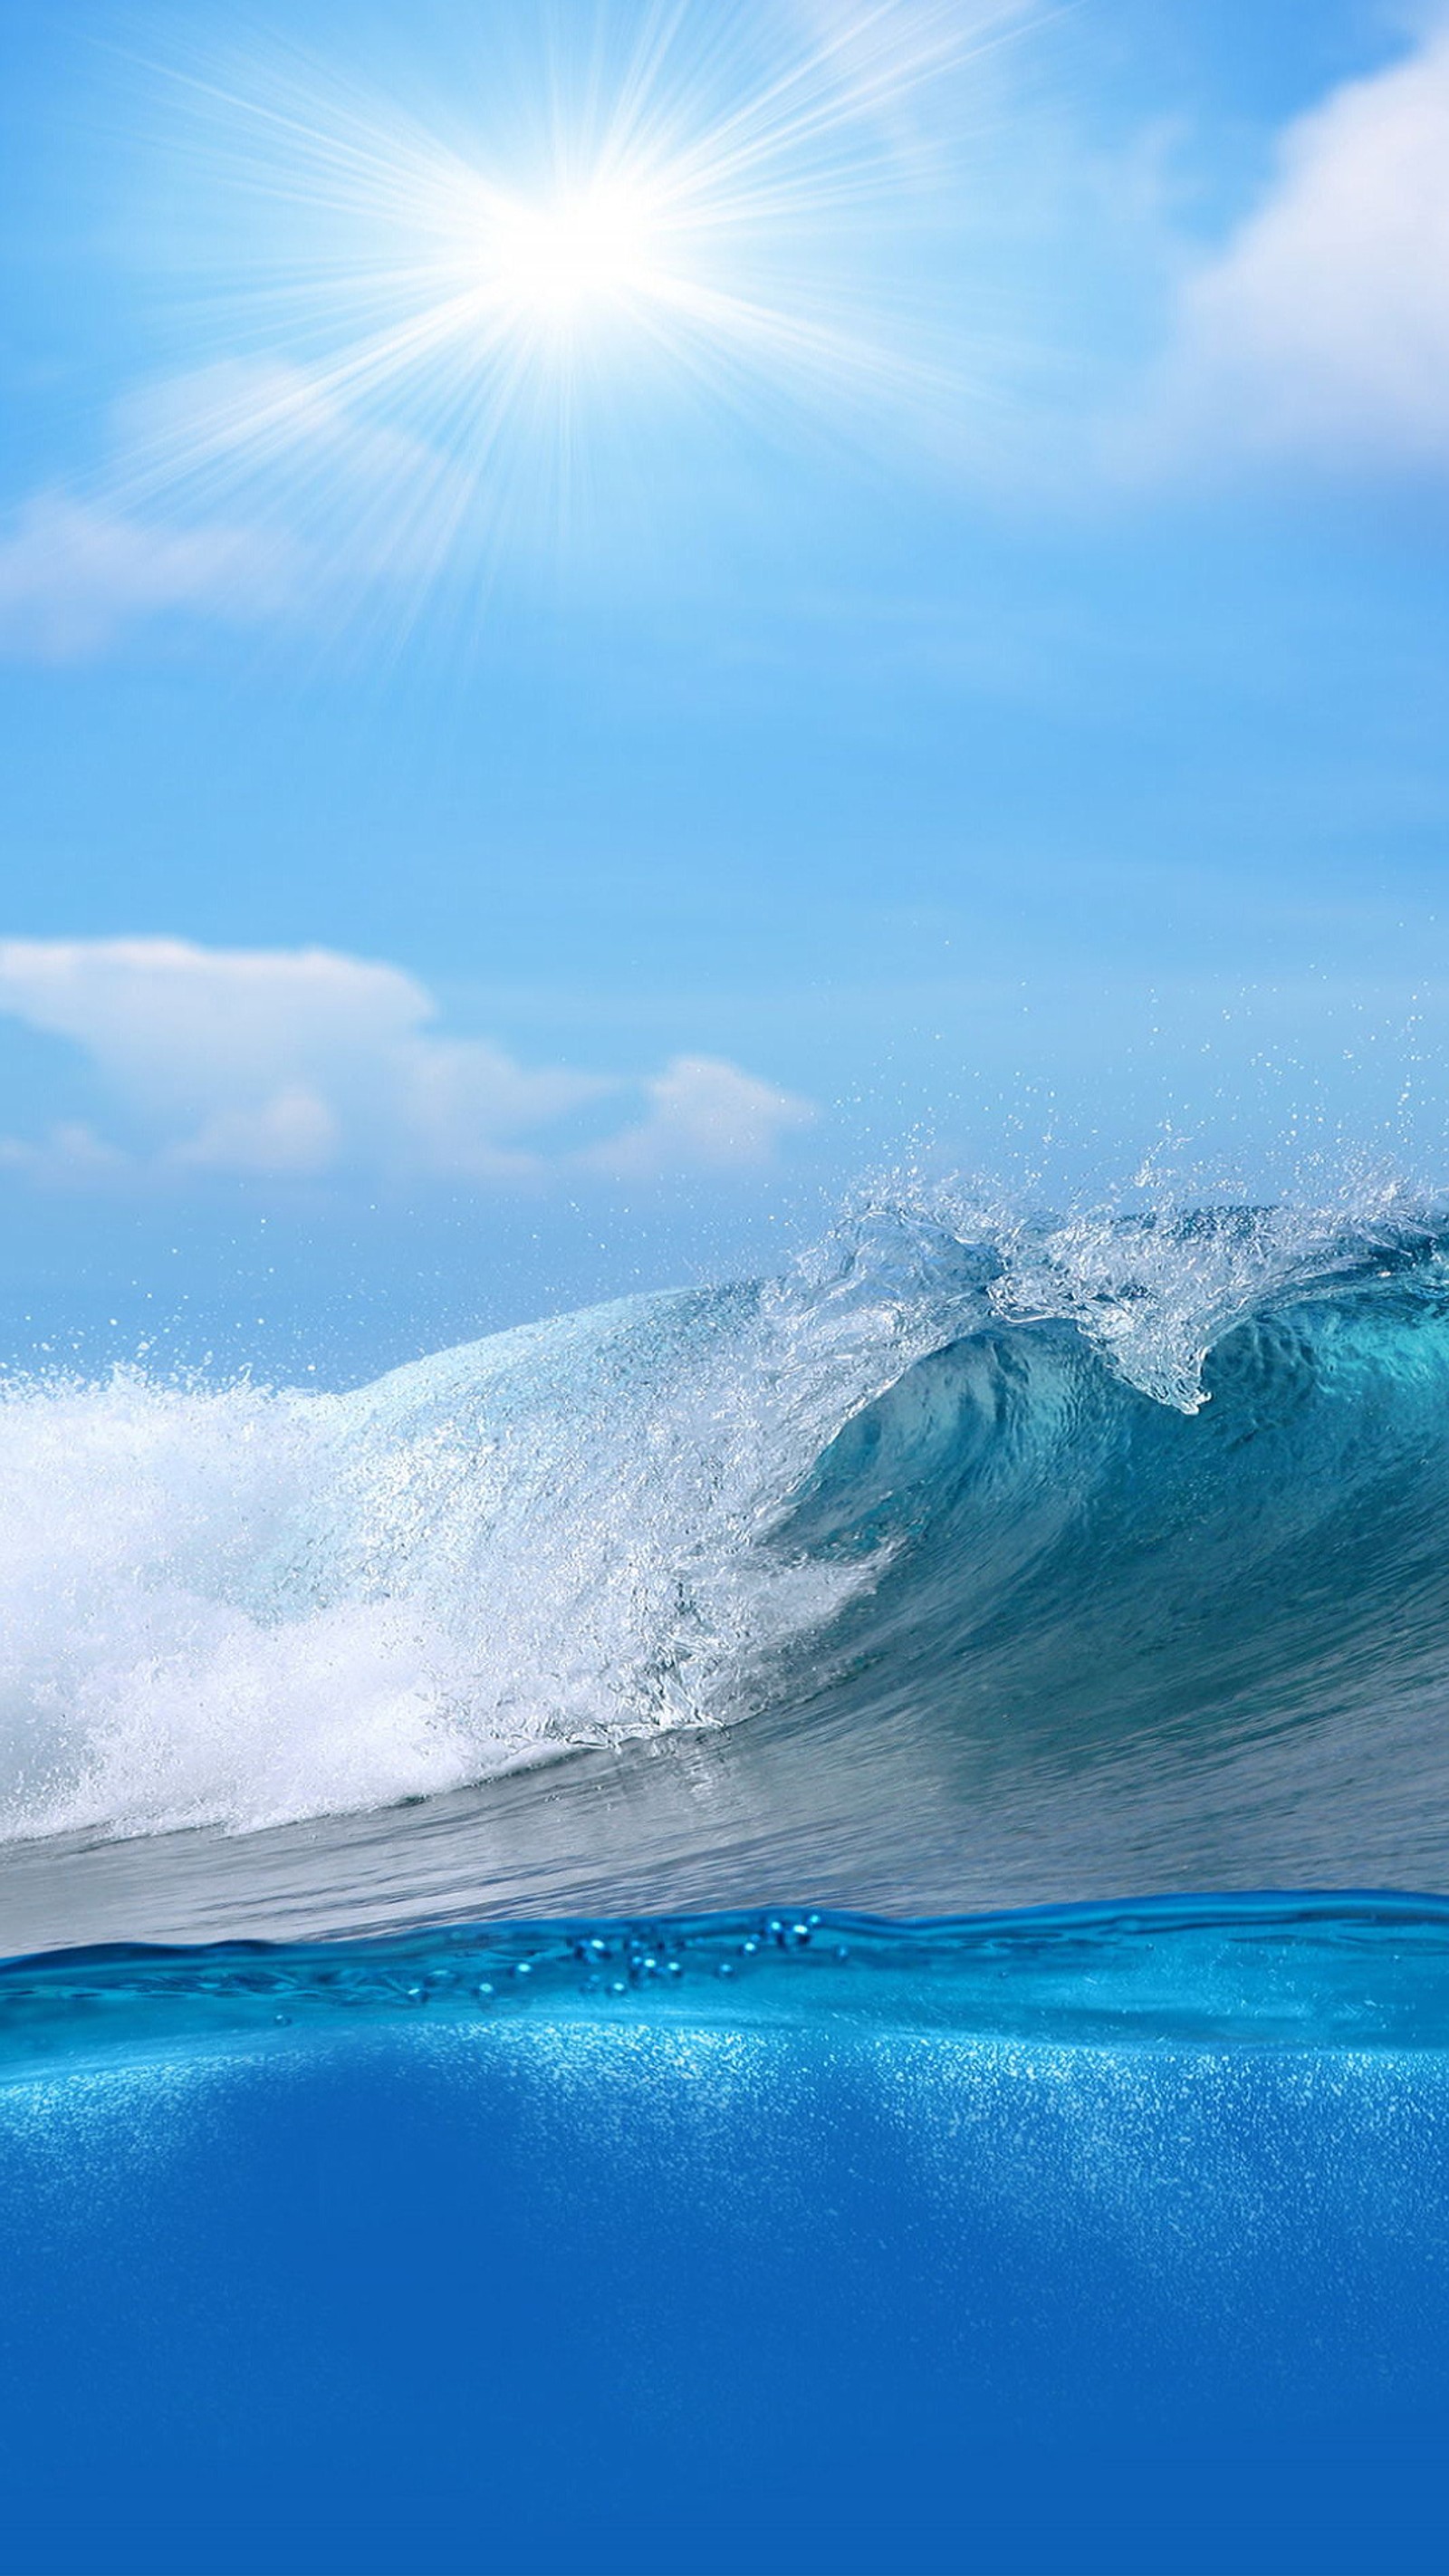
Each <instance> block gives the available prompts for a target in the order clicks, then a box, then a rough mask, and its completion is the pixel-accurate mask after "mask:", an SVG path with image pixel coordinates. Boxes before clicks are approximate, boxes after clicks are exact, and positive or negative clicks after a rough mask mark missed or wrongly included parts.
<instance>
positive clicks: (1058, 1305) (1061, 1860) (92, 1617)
mask: <svg viewBox="0 0 1449 2576" xmlns="http://www.w3.org/2000/svg"><path fill="white" fill-rule="evenodd" d="M1442 1240H1443V1238H1442V1236H1441V1233H1440V1231H1439V1229H1438V1227H1437V1225H1436V1224H1435V1223H1434V1222H1431V1220H1430V1219H1429V1218H1428V1217H1427V1216H1422V1215H1420V1216H1414V1217H1412V1218H1411V1217H1410V1216H1407V1215H1405V1213H1404V1211H1403V1210H1402V1208H1395V1209H1389V1210H1380V1211H1379V1213H1378V1214H1377V1215H1376V1216H1374V1217H1372V1219H1370V1218H1369V1217H1368V1216H1365V1215H1364V1213H1363V1212H1362V1211H1360V1212H1359V1214H1358V1215H1357V1216H1356V1217H1355V1218H1354V1219H1353V1221H1352V1222H1349V1221H1348V1219H1346V1218H1343V1219H1341V1220H1340V1219H1339V1218H1334V1219H1333V1220H1332V1221H1331V1222H1330V1221H1328V1220H1323V1219H1316V1220H1312V1221H1309V1220H1306V1219H1301V1218H1299V1219H1292V1220H1290V1219H1288V1218H1287V1217H1283V1216H1281V1215H1274V1214H1273V1213H1272V1212H1267V1211H1262V1210H1244V1209H1237V1210H1218V1211H1215V1212H1211V1213H1209V1214H1204V1213H1201V1212H1199V1213H1198V1214H1196V1215H1192V1214H1189V1215H1187V1216H1180V1217H1177V1218H1174V1219H1172V1220H1171V1221H1170V1222H1169V1221H1167V1220H1164V1219H1160V1218H1154V1219H1152V1220H1150V1221H1149V1220H1145V1219H1143V1220H1134V1221H1132V1222H1130V1223H1129V1222H1126V1221H1114V1222H1113V1223H1111V1224H1105V1225H1102V1226H1098V1227H1096V1228H1093V1227H1083V1226H1077V1227H1076V1228H1070V1227H1068V1228H1063V1227H1056V1228H1053V1227H1052V1226H1051V1225H1049V1224H1047V1223H1045V1222H1043V1223H1040V1224H1037V1225H1035V1226H1032V1227H1028V1226H1026V1225H1024V1224H1019V1225H1017V1226H1016V1227H1015V1229H1014V1230H1012V1229H1005V1230H1003V1229H1002V1228H1001V1227H998V1228H997V1230H996V1231H995V1233H988V1232H981V1233H976V1234H972V1233H968V1232H967V1231H965V1230H964V1229H963V1228H962V1227H959V1226H958V1227H957V1228H955V1229H954V1230H953V1228H952V1227H951V1226H950V1225H948V1224H947V1223H946V1222H945V1220H944V1218H943V1216H942V1214H941V1212H940V1210H939V1209H938V1210H936V1211H935V1212H933V1213H931V1214H930V1215H927V1214H925V1213H923V1212H922V1211H921V1210H920V1209H908V1208H902V1207H898V1206H897V1207H891V1208H886V1209H881V1208H875V1209H873V1210H867V1211H865V1212H864V1213H863V1214H862V1215H861V1216H860V1217H859V1218H858V1219H857V1220H856V1221H855V1223H854V1224H853V1225H852V1226H851V1227H849V1228H846V1229H844V1230H842V1232H841V1233H840V1234H839V1235H838V1236H837V1237H836V1238H834V1239H832V1241H831V1243H829V1244H828V1245H827V1246H825V1247H824V1248H823V1249H822V1251H821V1253H820V1254H819V1255H818V1256H816V1257H815V1258H814V1260H813V1261H812V1262H810V1263H807V1264H803V1265H801V1266H800V1267H799V1268H798V1269H797V1271H796V1272H794V1273H792V1274H791V1275H790V1276H789V1277H788V1278H786V1279H783V1280H780V1281H774V1282H769V1281H767V1282H762V1283H755V1284H753V1285H745V1286H740V1287H735V1288H726V1289H721V1290H686V1291H679V1292H669V1293H666V1294H662V1295H660V1296H657V1297H648V1298H638V1299H632V1300H629V1301H627V1302H626V1303H624V1304H623V1305H620V1306H614V1307H610V1308H605V1309H599V1310H596V1311H594V1312H592V1313H590V1314H586V1315H583V1316H579V1317H571V1318H565V1319H563V1321H561V1322H558V1323H553V1324H548V1325H541V1326H537V1327H532V1328H528V1329H526V1330H524V1331H522V1332H519V1333H514V1334H509V1335H505V1336H501V1337H498V1338H497V1339H495V1340H493V1341H490V1342H485V1343H481V1344H475V1345H470V1346H467V1347H465V1348H463V1349H462V1350H459V1351H456V1352H447V1353H442V1354H438V1355H435V1356H434V1357H432V1358H429V1359H427V1360H424V1361H421V1362H418V1363H417V1364H415V1365H414V1366H411V1367H409V1368H406V1369H404V1370H401V1371H399V1372H397V1373H395V1374H394V1375H392V1376H391V1377H388V1378H384V1379H382V1380H380V1381H378V1382H376V1383H375V1384H373V1385H371V1386H369V1387H365V1388H363V1389H361V1390H359V1391H355V1392H352V1393H341V1394H323V1395H316V1394H308V1395H299V1394H295V1393H290V1392H288V1391H286V1390H274V1389H266V1388H260V1387H257V1386H254V1385H252V1384H250V1383H241V1384H234V1385H229V1386H210V1387H203V1386H198V1385H196V1384H193V1383H188V1384H172V1383H163V1382H161V1381H159V1380H156V1379H154V1378H147V1377H146V1376H144V1375H143V1374H141V1373H136V1372H133V1373H122V1374H121V1375H120V1376H118V1377H116V1378H113V1379H110V1380H107V1381H106V1382H104V1383H95V1384H92V1383H81V1382H75V1381H62V1380H57V1379H48V1380H30V1381H26V1382H19V1381H16V1382H13V1383H12V1384H11V1385H10V1386H9V1388H8V1389H7V1390H6V1394H5V1400H4V1402H3V1404H0V1499H3V1501H4V1504H5V1510H4V1513H3V1516H0V1526H3V1530H4V1537H3V1542H0V1607H3V1609H4V1613H5V1617H4V1623H3V1637H4V1647H3V1668H0V1795H3V1800H4V1815H5V1824H6V1831H7V1835H8V1840H7V1843H6V1848H5V1852H4V1870H3V1875H0V1939H3V1943H4V1947H5V1948H6V1949H7V1950H8V1951H9V1952H10V1953H11V1954H12V1955H11V1956H10V1957H9V1959H8V1960H7V1961H6V1962H5V1963H4V1964H3V1965H0V2171H3V2175H4V2208H5V2212H6V2224H5V2229H4V2231H3V2242H0V2349H3V2352H4V2355H5V2360H4V2392H5V2405H4V2409H3V2414H0V2453H3V2456H4V2459H5V2479H6V2483H5V2493H6V2512H5V2515H4V2516H3V2518H0V2567H4V2568H13V2569H14V2570H15V2571H16V2576H29V2572H30V2571H35V2576H50V2571H52V2570H53V2571H55V2576H72V2571H84V2576H89V2571H91V2570H95V2571H98V2576H99V2571H103V2570H104V2571H110V2570H113V2569H114V2570H130V2569H135V2570H137V2571H140V2570H143V2569H144V2570H148V2571H149V2570H158V2571H164V2570H169V2569H176V2570H178V2571H179V2570H182V2569H185V2570H193V2569H202V2570H212V2569H215V2570H216V2571H218V2576H230V2571H233V2570H235V2571H237V2576H241V2572H242V2571H251V2570H253V2569H259V2568H283V2567H285V2568H289V2569H290V2568H294V2567H295V2568H298V2569H302V2570H307V2571H310V2570H313V2569H316V2570H318V2571H330V2570H333V2569H336V2570H338V2571H344V2570H345V2571H349V2576H351V2571H356V2576H370V2571H374V2570H376V2571H378V2576H383V2571H388V2576H390V2571H392V2570H394V2569H397V2570H402V2569H404V2568H407V2569H412V2568H420V2569H423V2570H425V2571H433V2570H436V2571H438V2576H453V2571H455V2570H456V2571H460V2576H461V2571H464V2570H468V2571H472V2570H477V2571H480V2576H488V2572H489V2571H493V2570H497V2571H498V2576H515V2571H516V2576H534V2571H537V2576H575V2571H578V2576H590V2572H591V2571H594V2570H601V2571H604V2570H614V2569H618V2570H619V2571H621V2576H623V2571H626V2570H627V2571H636V2570H638V2571H645V2576H648V2571H652V2570H656V2569H657V2570H658V2571H659V2576H666V2571H667V2576H676V2571H684V2576H691V2571H698V2572H699V2576H715V2571H718V2576H735V2571H737V2570H746V2571H756V2570H758V2571H761V2576H773V2571H774V2570H775V2569H777V2568H778V2569H782V2570H786V2569H788V2570H790V2571H795V2570H800V2571H814V2570H819V2571H821V2576H827V2571H828V2576H856V2571H859V2576H875V2571H877V2570H886V2569H896V2568H902V2569H905V2570H907V2571H910V2570H915V2569H919V2570H921V2571H928V2576H935V2571H937V2570H940V2571H943V2576H944V2572H945V2571H960V2576H974V2571H977V2570H979V2571H981V2576H1017V2571H1020V2576H1040V2572H1041V2571H1045V2572H1046V2576H1056V2571H1061V2576H1069V2572H1070V2571H1074V2570H1078V2569H1081V2570H1097V2569H1101V2570H1102V2571H1104V2576H1105V2571H1108V2570H1113V2571H1128V2576H1130V2571H1133V2570H1137V2569H1141V2570H1142V2571H1144V2576H1147V2571H1152V2576H1158V2571H1169V2572H1170V2576H1171V2572H1172V2571H1183V2576H1196V2571H1203V2576H1208V2571H1216V2570H1219V2569H1222V2568H1226V2567H1232V2568H1243V2569H1257V2568H1265V2569H1272V2570H1279V2569H1282V2570H1285V2571H1291V2570H1297V2569H1302V2570H1304V2571H1308V2570H1312V2571H1314V2576H1336V2572H1337V2571H1343V2576H1350V2572H1351V2576H1358V2571H1364V2576H1368V2571H1376V2570H1378V2569H1381V2568H1384V2567H1392V2568H1394V2569H1395V2570H1398V2569H1405V2570H1409V2569H1417V2568H1420V2567H1424V2568H1429V2567H1431V2566H1435V2567H1437V2566H1438V2565H1439V2564H1440V2563H1441V2562H1442V2555H1443V2548H1442V2539H1441V2536H1440V2521H1441V2516H1440V2507H1439V2498H1440V2495H1441V2492H1442V2483H1443V2471H1444V2467H1445V2426H1446V2424H1449V2413H1446V2403H1449V2360H1446V2356H1449V2221H1446V2205H1449V2204H1446V2192H1445V2173H1446V2170H1449V2162H1446V2151H1449V2126H1446V2119H1449V2053H1446V2052H1449V1763H1446V1759H1445V1747H1446V1741H1449V1737H1446V1717H1449V1707H1446V1701H1449V1678H1446V1676H1449V1553H1446V1550H1445V1545H1444V1531H1445V1529H1446V1527H1449V1264H1446V1261H1445V1256H1444V1253H1443V1251H1442V1250H1441V1242H1442Z"/></svg>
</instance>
